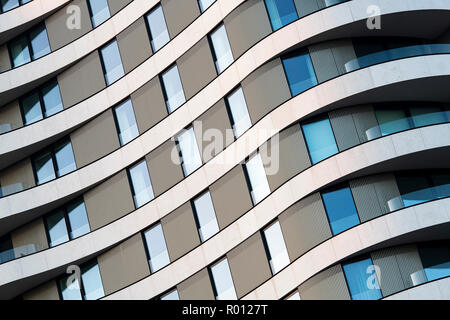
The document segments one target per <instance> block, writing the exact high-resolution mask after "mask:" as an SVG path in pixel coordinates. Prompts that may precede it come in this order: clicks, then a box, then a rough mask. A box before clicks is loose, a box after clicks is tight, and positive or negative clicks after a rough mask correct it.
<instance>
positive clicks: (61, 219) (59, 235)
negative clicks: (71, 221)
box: [46, 210, 69, 247]
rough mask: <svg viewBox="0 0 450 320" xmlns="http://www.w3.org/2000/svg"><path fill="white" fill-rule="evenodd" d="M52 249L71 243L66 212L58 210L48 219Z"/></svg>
mask: <svg viewBox="0 0 450 320" xmlns="http://www.w3.org/2000/svg"><path fill="white" fill-rule="evenodd" d="M46 223H47V230H48V235H49V238H50V239H49V240H50V241H49V242H50V247H54V246H57V245H58V244H61V243H64V242H67V241H69V235H68V233H67V225H66V219H65V216H64V211H62V210H58V211H56V212H54V213H52V214H51V215H49V216H48V217H47V218H46Z"/></svg>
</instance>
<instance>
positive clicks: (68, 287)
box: [59, 276, 83, 300]
mask: <svg viewBox="0 0 450 320" xmlns="http://www.w3.org/2000/svg"><path fill="white" fill-rule="evenodd" d="M70 279H71V280H72V282H69V281H68V280H69V277H68V276H67V277H64V278H63V279H61V280H60V281H59V289H60V290H61V299H62V300H83V297H82V296H81V289H80V283H79V281H78V279H77V277H73V278H70Z"/></svg>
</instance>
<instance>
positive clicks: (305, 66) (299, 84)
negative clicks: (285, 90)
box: [283, 52, 317, 96]
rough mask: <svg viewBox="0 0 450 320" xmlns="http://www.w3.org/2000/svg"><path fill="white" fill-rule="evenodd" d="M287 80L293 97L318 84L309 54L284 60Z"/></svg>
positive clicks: (305, 53)
mask: <svg viewBox="0 0 450 320" xmlns="http://www.w3.org/2000/svg"><path fill="white" fill-rule="evenodd" d="M283 65H284V69H285V70H286V76H287V80H288V82H289V87H290V89H291V93H292V95H293V96H296V95H298V94H300V93H302V92H303V91H306V90H308V89H309V88H311V87H313V86H315V85H316V84H317V78H316V74H315V72H314V67H313V64H312V62H311V57H310V56H309V53H307V52H304V53H301V54H298V55H296V56H293V57H290V58H285V59H283Z"/></svg>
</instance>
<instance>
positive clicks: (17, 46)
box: [10, 35, 31, 67]
mask: <svg viewBox="0 0 450 320" xmlns="http://www.w3.org/2000/svg"><path fill="white" fill-rule="evenodd" d="M10 48H11V58H12V61H13V67H18V66H21V65H23V64H25V63H27V62H30V61H31V56H30V50H29V48H28V39H27V36H26V35H23V36H21V37H20V38H17V39H16V40H13V41H11V44H10Z"/></svg>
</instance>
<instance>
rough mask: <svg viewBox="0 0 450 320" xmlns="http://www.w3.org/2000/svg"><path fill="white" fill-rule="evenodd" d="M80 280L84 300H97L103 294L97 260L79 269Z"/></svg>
mask: <svg viewBox="0 0 450 320" xmlns="http://www.w3.org/2000/svg"><path fill="white" fill-rule="evenodd" d="M81 282H82V283H83V289H84V299H85V300H97V299H100V298H101V297H103V296H104V295H105V292H104V291H103V284H102V278H101V276H100V270H99V268H98V264H97V261H95V262H93V263H91V264H89V265H86V266H84V267H83V268H82V269H81Z"/></svg>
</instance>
